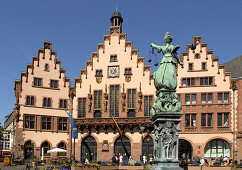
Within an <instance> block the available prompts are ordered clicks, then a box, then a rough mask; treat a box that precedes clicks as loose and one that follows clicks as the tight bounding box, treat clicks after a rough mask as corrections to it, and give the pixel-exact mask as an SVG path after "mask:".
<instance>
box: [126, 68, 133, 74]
mask: <svg viewBox="0 0 242 170" xmlns="http://www.w3.org/2000/svg"><path fill="white" fill-rule="evenodd" d="M124 74H132V70H131V68H126V69H125V71H124Z"/></svg>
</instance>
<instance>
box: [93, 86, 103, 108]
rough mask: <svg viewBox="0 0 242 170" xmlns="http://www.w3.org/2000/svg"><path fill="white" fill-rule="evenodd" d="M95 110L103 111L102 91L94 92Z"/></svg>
mask: <svg viewBox="0 0 242 170" xmlns="http://www.w3.org/2000/svg"><path fill="white" fill-rule="evenodd" d="M94 109H96V110H101V109H102V90H95V91H94Z"/></svg>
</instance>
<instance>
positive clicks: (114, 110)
mask: <svg viewBox="0 0 242 170" xmlns="http://www.w3.org/2000/svg"><path fill="white" fill-rule="evenodd" d="M109 105H110V109H109V110H110V114H112V115H113V116H114V117H119V85H112V86H110V104H109ZM110 116H111V115H110Z"/></svg>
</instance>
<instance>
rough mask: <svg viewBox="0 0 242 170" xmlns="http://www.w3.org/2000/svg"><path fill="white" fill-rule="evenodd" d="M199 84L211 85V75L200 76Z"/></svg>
mask: <svg viewBox="0 0 242 170" xmlns="http://www.w3.org/2000/svg"><path fill="white" fill-rule="evenodd" d="M200 85H201V86H204V85H206V86H208V85H210V86H211V85H213V77H200Z"/></svg>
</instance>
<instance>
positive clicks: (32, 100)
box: [26, 96, 34, 106]
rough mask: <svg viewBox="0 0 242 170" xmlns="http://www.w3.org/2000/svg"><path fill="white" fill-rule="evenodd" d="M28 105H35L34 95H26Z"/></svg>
mask: <svg viewBox="0 0 242 170" xmlns="http://www.w3.org/2000/svg"><path fill="white" fill-rule="evenodd" d="M26 105H32V106H33V105H34V96H27V97H26Z"/></svg>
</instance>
